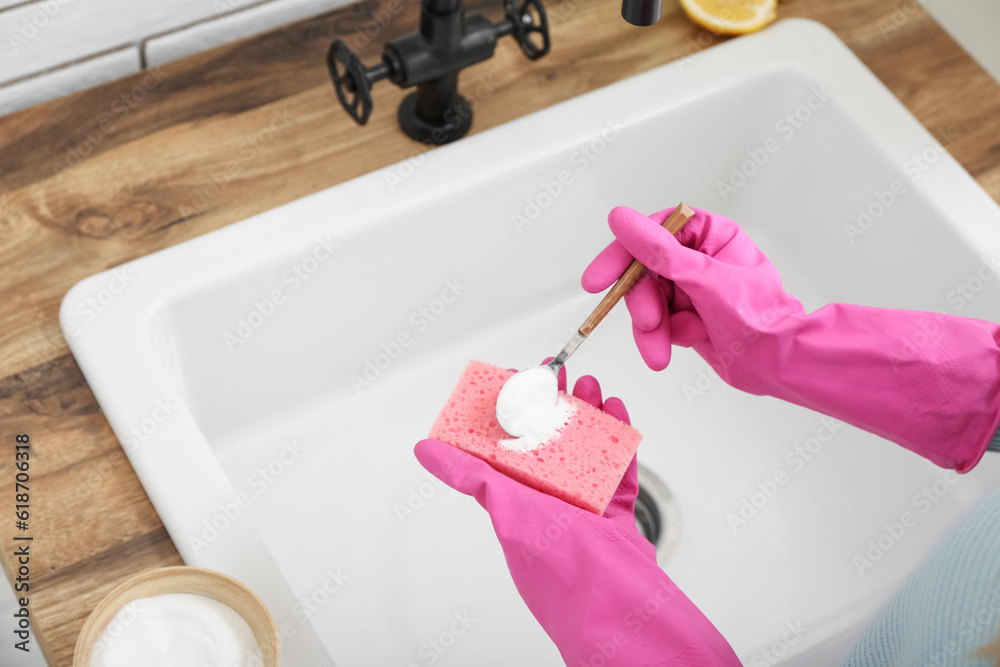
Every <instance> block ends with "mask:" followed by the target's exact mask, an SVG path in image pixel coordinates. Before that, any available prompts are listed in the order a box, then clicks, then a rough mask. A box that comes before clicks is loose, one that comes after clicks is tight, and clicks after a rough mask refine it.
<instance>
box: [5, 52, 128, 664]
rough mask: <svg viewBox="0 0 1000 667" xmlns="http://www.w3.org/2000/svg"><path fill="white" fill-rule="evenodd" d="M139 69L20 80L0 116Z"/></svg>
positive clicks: (117, 59) (117, 65) (70, 71)
mask: <svg viewBox="0 0 1000 667" xmlns="http://www.w3.org/2000/svg"><path fill="white" fill-rule="evenodd" d="M140 69H142V66H141V65H140V60H139V47H138V46H127V47H125V48H124V49H119V50H117V51H112V52H111V53H105V54H102V55H99V56H96V57H94V58H90V59H88V60H83V61H80V62H76V63H73V64H72V65H67V66H66V67H61V68H59V69H55V70H52V71H50V72H47V73H45V74H42V75H38V76H32V77H28V78H26V79H21V80H19V81H15V82H14V83H12V84H9V85H7V86H3V87H0V115H3V114H8V113H12V112H14V111H17V110H19V109H24V108H26V107H30V106H32V105H33V104H38V103H39V102H44V101H45V100H51V99H54V98H56V97H62V96H63V95H69V94H70V93H75V92H76V91H78V90H83V89H85V88H90V87H92V86H97V85H99V84H102V83H105V82H106V81H113V80H115V79H120V78H122V77H123V76H128V75H129V74H134V73H136V72H138V71H139V70H140ZM0 664H3V663H0Z"/></svg>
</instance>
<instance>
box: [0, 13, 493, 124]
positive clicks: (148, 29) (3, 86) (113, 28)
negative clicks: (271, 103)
mask: <svg viewBox="0 0 1000 667" xmlns="http://www.w3.org/2000/svg"><path fill="white" fill-rule="evenodd" d="M353 1H354V0H32V1H28V2H25V0H0V114H4V113H10V112H11V111H14V110H16V109H20V108H23V107H24V106H26V105H27V104H34V103H37V102H42V101H44V100H46V99H50V98H51V97H58V96H59V95H65V94H66V93H68V92H73V91H74V90H78V89H80V88H82V87H87V86H91V85H96V84H97V83H101V82H103V81H107V80H109V79H111V78H116V77H117V76H122V75H124V74H128V73H130V72H131V71H134V70H132V69H126V68H123V67H122V63H123V62H124V60H122V59H120V58H105V57H104V55H103V54H106V53H109V52H115V53H116V54H118V53H119V52H120V51H125V50H129V52H132V50H135V52H138V53H139V54H141V57H142V59H141V62H143V64H144V65H147V66H152V65H157V64H160V63H164V62H168V61H170V60H175V59H177V58H180V57H183V56H186V55H190V54H192V53H196V52H198V51H201V50H204V49H208V48H211V47H214V46H218V45H220V44H224V43H226V42H229V41H233V40H236V39H241V38H243V37H248V36H250V35H254V34H257V33H260V32H264V31H267V30H270V29H272V28H276V27H278V26H280V25H283V24H285V23H290V22H293V21H297V20H300V19H303V18H307V17H309V16H315V15H317V14H322V13H324V12H327V11H329V10H331V9H333V8H335V7H339V6H342V5H346V4H350V3H351V2H353ZM498 1H499V0H498ZM82 61H85V62H82ZM77 63H79V64H80V67H81V69H77V68H76V64H77ZM70 65H73V67H68V66H70ZM102 68H104V70H103V71H105V72H107V74H104V75H101V74H100V72H101V71H102ZM112 74H113V75H112ZM76 75H79V76H80V79H79V80H80V83H81V85H79V86H76V87H74V86H73V85H71V79H72V77H73V76H76ZM47 79H51V81H47ZM45 91H49V94H48V96H46V92H45Z"/></svg>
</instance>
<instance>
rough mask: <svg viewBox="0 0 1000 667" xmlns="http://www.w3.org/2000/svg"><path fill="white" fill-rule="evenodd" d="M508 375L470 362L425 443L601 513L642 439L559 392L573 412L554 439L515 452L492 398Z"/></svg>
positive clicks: (589, 407)
mask: <svg viewBox="0 0 1000 667" xmlns="http://www.w3.org/2000/svg"><path fill="white" fill-rule="evenodd" d="M513 374H514V373H513V371H508V370H505V369H502V368H497V367H496V366H491V365H489V364H485V363H483V362H481V361H471V362H469V365H468V366H466V368H465V371H464V372H463V373H462V377H460V378H459V379H458V384H456V385H455V389H454V390H453V391H452V392H451V396H450V397H449V398H448V402H447V404H446V405H445V407H444V408H443V409H442V410H441V414H439V415H438V418H437V421H435V422H434V426H433V427H432V428H431V432H430V437H432V438H434V439H435V440H441V441H443V442H447V443H448V444H450V445H453V446H455V447H458V448H459V449H461V450H464V451H466V452H468V453H470V454H473V455H475V456H478V457H479V458H481V459H483V460H484V461H487V462H488V463H489V464H490V465H492V466H493V467H494V468H496V469H497V470H499V471H500V472H502V473H504V474H505V475H507V476H508V477H511V478H512V479H516V480H517V481H519V482H521V483H523V484H527V485H528V486H530V487H532V488H535V489H537V490H539V491H543V492H545V493H547V494H549V495H552V496H555V497H556V498H560V499H562V500H565V501H566V502H568V503H572V504H573V505H576V506H577V507H582V508H583V509H586V510H590V511H591V512H594V513H595V514H603V513H604V510H605V509H607V507H608V504H609V503H610V502H611V498H612V496H614V493H615V490H616V489H617V488H618V484H619V483H620V482H621V479H622V476H623V475H624V474H625V469H626V468H627V467H628V464H629V463H630V462H631V461H632V457H633V456H635V450H636V449H637V448H638V447H639V441H640V440H641V439H642V436H641V435H640V434H639V432H638V431H636V430H635V429H634V428H632V427H631V426H629V425H628V424H625V423H624V422H621V421H619V420H617V419H615V418H614V417H612V416H611V415H609V414H606V413H604V412H602V411H600V410H598V409H597V408H595V407H594V406H592V405H590V404H589V403H587V402H586V401H583V400H581V399H579V398H577V397H575V396H573V395H571V394H566V393H565V392H560V395H561V396H562V397H563V398H564V399H565V400H566V401H568V402H569V403H570V404H571V405H572V406H573V407H574V408H575V409H576V410H575V412H574V413H573V415H572V416H571V417H570V418H569V420H568V422H567V423H566V425H565V426H564V427H563V428H562V429H561V430H560V431H559V432H558V433H557V434H556V436H555V437H554V438H553V439H552V440H549V441H548V442H546V443H544V444H543V445H542V446H541V447H539V448H538V449H535V450H532V451H527V452H519V451H513V450H511V449H509V448H507V447H504V446H503V445H501V444H500V441H503V440H507V439H509V438H510V437H511V436H510V435H508V434H507V432H506V431H504V430H503V428H502V427H501V426H500V424H499V423H497V417H496V405H497V395H498V394H499V393H500V388H501V387H502V386H503V383H504V382H506V381H507V378H509V377H510V376H512V375H513Z"/></svg>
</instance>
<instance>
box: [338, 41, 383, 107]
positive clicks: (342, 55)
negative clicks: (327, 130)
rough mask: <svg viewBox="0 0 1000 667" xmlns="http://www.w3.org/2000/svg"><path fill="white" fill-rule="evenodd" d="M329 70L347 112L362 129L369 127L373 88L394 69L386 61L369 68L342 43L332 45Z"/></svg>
mask: <svg viewBox="0 0 1000 667" xmlns="http://www.w3.org/2000/svg"><path fill="white" fill-rule="evenodd" d="M326 66H327V68H329V70H330V76H331V78H333V86H334V88H335V89H336V91H337V99H339V100H340V104H341V105H342V106H343V107H344V110H345V111H347V113H348V115H349V116H350V117H351V118H353V119H354V121H355V122H356V123H357V124H358V125H364V124H365V123H367V122H368V117H369V116H371V113H372V84H373V83H375V82H376V81H381V80H382V79H385V78H387V77H389V76H390V75H391V74H392V67H391V66H390V65H389V63H388V62H386V61H383V62H381V63H379V64H378V65H375V66H373V67H365V66H364V63H362V62H361V59H360V58H359V57H358V56H357V54H355V53H354V51H351V48H350V47H349V46H347V44H345V43H344V42H343V41H342V40H339V39H337V40H334V41H333V44H331V45H330V50H329V52H327V54H326Z"/></svg>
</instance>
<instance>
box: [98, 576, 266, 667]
mask: <svg viewBox="0 0 1000 667" xmlns="http://www.w3.org/2000/svg"><path fill="white" fill-rule="evenodd" d="M263 664H264V660H263V657H262V654H261V650H260V646H259V645H258V644H257V639H256V638H255V637H254V634H253V630H251V629H250V625H249V624H248V623H247V622H246V620H244V618H243V617H242V616H240V615H239V614H238V613H236V611H235V610H233V609H232V608H231V607H229V606H228V605H225V604H223V603H221V602H219V601H217V600H213V599H212V598H209V597H206V596H204V595H196V594H193V593H166V594H163V595H156V596H153V597H148V598H138V599H136V600H133V601H132V602H130V603H128V604H127V605H125V606H124V607H123V608H122V609H121V610H119V611H118V613H117V614H115V616H114V618H112V619H111V621H109V622H108V625H107V627H106V628H105V629H104V632H103V633H101V637H100V639H98V640H97V643H96V644H95V645H94V650H93V652H92V653H91V654H90V664H89V667H261V666H262V665H263Z"/></svg>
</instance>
